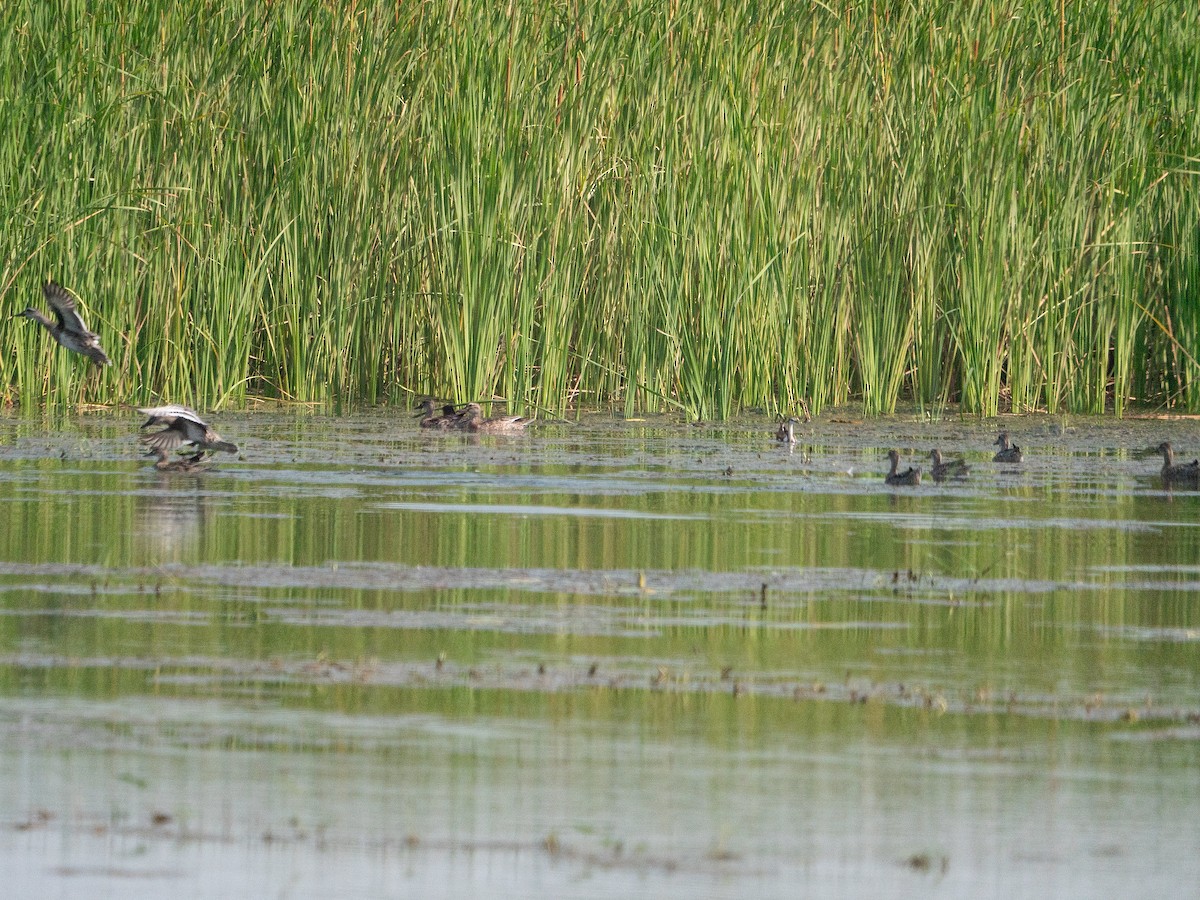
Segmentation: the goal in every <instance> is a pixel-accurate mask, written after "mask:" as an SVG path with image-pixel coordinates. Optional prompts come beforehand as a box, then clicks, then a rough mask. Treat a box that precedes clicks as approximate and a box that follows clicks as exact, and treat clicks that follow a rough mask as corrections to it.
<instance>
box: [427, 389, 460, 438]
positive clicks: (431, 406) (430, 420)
mask: <svg viewBox="0 0 1200 900" xmlns="http://www.w3.org/2000/svg"><path fill="white" fill-rule="evenodd" d="M417 408H418V409H420V410H422V413H421V421H420V423H419V424H420V426H421V427H422V428H436V429H438V430H439V431H447V430H449V429H451V428H455V427H457V425H458V410H457V409H455V407H454V404H452V403H447V404H446V405H445V406H443V407H442V413H441V415H438V412H437V404H436V403H435V402H434V400H433V398H432V397H426V398H425V399H424V400H422V401H421V402H420V403H418V404H417Z"/></svg>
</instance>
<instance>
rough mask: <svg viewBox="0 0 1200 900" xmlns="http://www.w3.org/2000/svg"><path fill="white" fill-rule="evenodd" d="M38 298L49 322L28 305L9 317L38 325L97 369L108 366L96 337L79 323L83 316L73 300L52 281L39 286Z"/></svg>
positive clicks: (98, 339)
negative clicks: (45, 307)
mask: <svg viewBox="0 0 1200 900" xmlns="http://www.w3.org/2000/svg"><path fill="white" fill-rule="evenodd" d="M42 295H43V296H44V297H45V298H46V302H47V303H49V304H50V309H52V310H53V311H54V319H53V320H52V319H50V318H49V317H47V316H46V315H45V314H43V313H41V312H39V311H38V310H36V309H34V308H33V307H32V306H27V307H25V309H23V310H21V312H19V313H17V314H16V316H14V317H13V318H21V317H24V318H26V319H33V321H35V322H40V323H41V324H42V326H43V327H44V328H45V329H46V330H47V331H48V332H50V336H51V337H52V338H54V340H56V341H58V343H59V344H61V345H62V346H64V347H66V348H67V349H68V350H72V351H74V352H75V353H82V354H83V355H84V356H86V357H87V358H88V359H90V360H91V361H92V362H94V363H95V364H96V365H97V366H107V365H109V363H110V362H111V361H110V360H109V358H108V354H106V353H105V352H104V350H103V348H101V346H100V336H99V335H98V334H96V333H95V332H92V331H89V330H88V327H87V326H86V325H85V324H83V317H82V316H80V315H79V309H78V308H77V307H76V306H75V300H74V298H72V297H71V295H70V294H68V293H67V292H66V291H65V290H64V289H63V288H62V287H60V286H59V285H57V284H55V283H54V282H53V281H47V282H46V283H45V284H44V285H42Z"/></svg>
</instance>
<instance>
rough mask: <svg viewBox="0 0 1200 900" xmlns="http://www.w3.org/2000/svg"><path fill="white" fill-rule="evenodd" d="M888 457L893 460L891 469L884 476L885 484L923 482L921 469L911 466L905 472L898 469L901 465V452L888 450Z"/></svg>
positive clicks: (915, 483)
mask: <svg viewBox="0 0 1200 900" xmlns="http://www.w3.org/2000/svg"><path fill="white" fill-rule="evenodd" d="M888 459H889V460H891V462H892V468H891V471H889V472H888V473H887V475H885V476H884V478H883V482H884V484H889V485H892V486H893V487H895V486H898V485H918V484H920V483H921V470H920V469H914V468H913V467H912V466H909V467H908V468H907V469H905V470H904V471H903V472H900V471H897V470H898V469H899V467H900V454H899V453H897V452H896V451H895V450H889V451H888Z"/></svg>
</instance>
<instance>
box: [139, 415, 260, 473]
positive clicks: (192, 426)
mask: <svg viewBox="0 0 1200 900" xmlns="http://www.w3.org/2000/svg"><path fill="white" fill-rule="evenodd" d="M138 412H140V413H142V414H143V415H146V416H148V417H149V418H147V419H146V421H145V422H144V423H142V428H148V427H150V426H151V425H165V426H167V427H166V428H164V429H162V430H161V431H155V432H153V433H152V434H146V435H143V436H142V437H141V439H140V440H141V442H142V443H143V444H145V445H146V446H147V447H149V448H150V449H151V450H153V451H158V452H161V453H162V454H164V455H165V454H167V453H169V452H170V451H172V450H174V449H175V448H176V447H179V446H181V445H183V444H192V445H193V446H194V447H195V448H196V455H195V456H192V457H190V459H191V461H192V462H199V461H200V460H201V459H203V457H204V452H205V451H206V450H208V451H215V450H224V451H225V452H226V453H237V452H238V448H237V444H231V443H229V442H228V441H225V440H222V439H221V436H220V435H219V434H217V433H216V432H215V431H213V430H212V429H211V428H210V427H209V426H208V423H207V422H205V421H204V420H203V419H201V418H200V416H198V415H197V414H196V411H195V410H192V409H189V408H188V407H186V406H155V407H152V408H150V409H139V410H138Z"/></svg>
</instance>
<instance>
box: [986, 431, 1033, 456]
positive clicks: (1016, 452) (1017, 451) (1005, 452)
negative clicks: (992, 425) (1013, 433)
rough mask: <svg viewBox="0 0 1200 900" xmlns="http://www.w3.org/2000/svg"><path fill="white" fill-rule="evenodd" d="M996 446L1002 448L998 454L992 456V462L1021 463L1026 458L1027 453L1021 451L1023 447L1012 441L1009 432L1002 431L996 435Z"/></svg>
mask: <svg viewBox="0 0 1200 900" xmlns="http://www.w3.org/2000/svg"><path fill="white" fill-rule="evenodd" d="M992 446H994V447H999V448H1000V449H999V450H997V451H996V455H995V456H993V457H992V462H1006V463H1019V462H1020V461H1021V460H1023V459H1024V458H1025V454H1024V453H1022V452H1021V448H1020V447H1018V446H1017V445H1016V444H1013V443H1010V441H1009V439H1008V432H1007V431H1002V432H1000V434H998V435H997V436H996V443H995V444H993V445H992Z"/></svg>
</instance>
